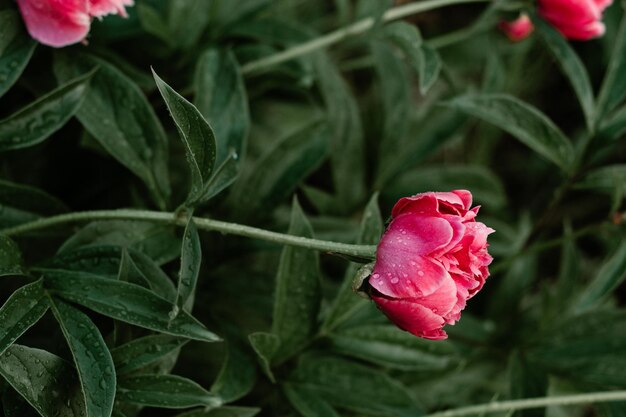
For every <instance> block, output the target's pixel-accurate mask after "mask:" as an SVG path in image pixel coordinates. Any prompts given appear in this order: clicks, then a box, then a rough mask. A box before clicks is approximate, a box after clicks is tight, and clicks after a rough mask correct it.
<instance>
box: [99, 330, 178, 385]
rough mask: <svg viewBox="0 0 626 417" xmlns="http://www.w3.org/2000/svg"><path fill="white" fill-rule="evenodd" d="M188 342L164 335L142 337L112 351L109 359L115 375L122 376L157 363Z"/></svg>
mask: <svg viewBox="0 0 626 417" xmlns="http://www.w3.org/2000/svg"><path fill="white" fill-rule="evenodd" d="M188 341H189V340H188V339H182V338H180V337H174V336H169V335H164V334H159V335H152V336H144V337H141V338H139V339H135V340H133V341H130V342H128V343H126V344H123V345H121V346H118V347H116V348H114V349H112V350H111V357H112V358H113V362H114V363H115V369H116V372H117V374H118V375H124V374H128V373H130V372H133V371H136V370H138V369H141V368H144V367H146V366H149V365H151V364H153V363H155V362H157V361H159V360H160V359H162V358H163V357H164V356H167V355H168V354H169V353H171V352H175V351H177V350H178V349H180V348H181V347H183V346H184V345H185V344H186V343H187V342H188Z"/></svg>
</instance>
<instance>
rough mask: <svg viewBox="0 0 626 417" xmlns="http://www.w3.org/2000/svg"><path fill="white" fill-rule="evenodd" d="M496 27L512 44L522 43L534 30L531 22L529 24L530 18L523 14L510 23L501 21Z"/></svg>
mask: <svg viewBox="0 0 626 417" xmlns="http://www.w3.org/2000/svg"><path fill="white" fill-rule="evenodd" d="M498 27H499V28H500V30H501V31H502V32H504V34H505V35H506V36H507V37H508V38H509V39H510V40H511V41H513V42H520V41H523V40H524V39H526V38H527V37H528V36H529V35H530V34H531V33H532V32H533V30H534V29H535V27H534V26H533V22H531V20H530V18H529V17H528V15H527V14H525V13H523V14H521V15H520V17H518V18H517V19H516V20H514V21H512V22H507V21H505V20H503V21H501V22H500V23H499V24H498Z"/></svg>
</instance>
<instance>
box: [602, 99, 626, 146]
mask: <svg viewBox="0 0 626 417" xmlns="http://www.w3.org/2000/svg"><path fill="white" fill-rule="evenodd" d="M624 132H626V105H625V106H622V107H620V108H619V109H617V110H616V111H615V112H613V113H612V114H611V115H610V116H609V117H607V118H605V119H604V121H603V122H602V123H601V124H600V128H599V132H598V134H597V136H598V137H599V138H602V139H604V140H605V141H606V142H609V143H610V142H615V141H616V140H618V139H620V138H621V137H622V135H623V134H624Z"/></svg>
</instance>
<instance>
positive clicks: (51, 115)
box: [0, 72, 94, 152]
mask: <svg viewBox="0 0 626 417" xmlns="http://www.w3.org/2000/svg"><path fill="white" fill-rule="evenodd" d="M93 74H94V73H93V72H90V73H88V74H85V75H81V76H80V77H77V78H74V79H73V80H71V81H69V82H67V83H66V84H63V85H61V86H60V87H58V88H56V89H55V90H53V91H51V92H49V93H48V94H46V95H44V96H42V97H40V98H38V99H37V100H35V101H34V102H32V103H30V104H28V105H27V106H26V107H23V108H22V109H20V110H18V111H17V112H16V113H13V114H12V115H10V116H9V117H7V118H6V119H3V120H0V152H2V151H9V150H14V149H21V148H27V147H29V146H33V145H36V144H38V143H40V142H43V141H44V140H46V139H47V138H48V137H49V136H50V135H52V134H53V133H54V132H56V131H57V130H59V129H60V128H61V127H63V125H65V123H66V122H67V121H68V120H69V119H70V118H71V117H72V116H73V115H74V113H76V111H77V110H78V109H79V107H80V106H81V104H82V103H83V100H84V98H85V95H86V93H87V89H88V86H89V81H90V80H91V77H92V76H93Z"/></svg>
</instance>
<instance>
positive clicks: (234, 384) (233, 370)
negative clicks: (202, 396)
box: [211, 342, 257, 403]
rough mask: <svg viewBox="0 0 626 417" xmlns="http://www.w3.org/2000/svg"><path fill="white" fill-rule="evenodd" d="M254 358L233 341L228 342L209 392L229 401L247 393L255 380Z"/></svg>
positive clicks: (226, 401)
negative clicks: (220, 365)
mask: <svg viewBox="0 0 626 417" xmlns="http://www.w3.org/2000/svg"><path fill="white" fill-rule="evenodd" d="M255 365H256V364H255V362H254V358H252V357H250V355H248V353H246V352H245V351H244V350H243V348H242V347H240V346H239V345H237V344H236V343H235V342H229V343H228V350H227V353H226V358H225V360H224V362H223V364H222V369H221V370H220V373H219V375H218V376H217V379H216V380H215V382H214V383H213V385H212V386H211V392H212V393H214V394H215V395H217V396H218V397H220V398H221V399H222V400H224V402H225V403H230V402H233V401H236V400H238V399H240V398H241V397H243V396H245V395H246V394H248V393H249V392H250V391H251V390H252V389H253V388H254V384H255V383H256V380H257V372H256V366H255Z"/></svg>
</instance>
